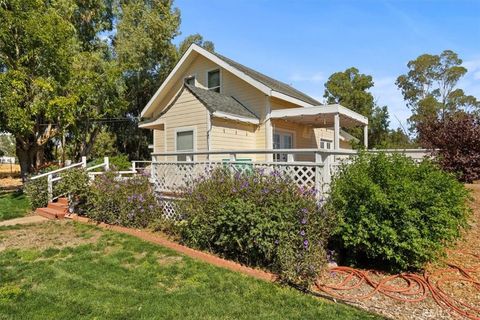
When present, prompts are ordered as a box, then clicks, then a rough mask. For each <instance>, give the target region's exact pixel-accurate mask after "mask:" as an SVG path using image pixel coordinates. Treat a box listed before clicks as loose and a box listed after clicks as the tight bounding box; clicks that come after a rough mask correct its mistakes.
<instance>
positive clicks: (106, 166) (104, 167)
mask: <svg viewBox="0 0 480 320" xmlns="http://www.w3.org/2000/svg"><path fill="white" fill-rule="evenodd" d="M150 163H151V161H132V167H131V169H130V170H126V171H115V174H117V175H118V177H119V178H122V177H123V176H125V175H127V176H128V175H134V174H137V173H138V170H139V169H144V165H145V164H148V165H149V164H150ZM75 168H84V169H85V170H86V171H87V172H88V175H89V177H90V179H91V180H94V179H95V177H96V176H97V175H101V174H104V173H105V172H106V171H109V170H110V161H109V158H108V157H105V158H103V162H102V163H100V164H97V165H94V166H90V167H87V158H86V157H82V161H80V162H78V163H74V164H71V165H68V166H65V167H63V168H60V169H57V170H53V171H49V172H46V173H42V174H39V175H36V176H33V177H31V178H30V180H37V179H41V178H45V177H46V178H47V183H46V187H47V194H48V201H49V202H50V201H52V200H54V199H56V198H59V197H61V196H63V194H54V190H55V189H54V184H55V183H56V182H58V181H60V180H61V179H62V175H61V174H62V173H64V172H66V171H68V170H71V169H75ZM98 169H101V171H97V170H98Z"/></svg>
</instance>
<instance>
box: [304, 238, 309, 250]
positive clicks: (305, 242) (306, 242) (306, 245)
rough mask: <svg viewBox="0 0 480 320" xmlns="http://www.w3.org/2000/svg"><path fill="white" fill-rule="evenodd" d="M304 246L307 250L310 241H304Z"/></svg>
mask: <svg viewBox="0 0 480 320" xmlns="http://www.w3.org/2000/svg"><path fill="white" fill-rule="evenodd" d="M303 246H304V247H305V249H307V248H308V240H305V241H303Z"/></svg>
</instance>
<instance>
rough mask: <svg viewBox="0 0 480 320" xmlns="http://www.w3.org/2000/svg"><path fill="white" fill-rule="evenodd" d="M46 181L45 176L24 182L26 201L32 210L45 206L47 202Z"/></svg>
mask: <svg viewBox="0 0 480 320" xmlns="http://www.w3.org/2000/svg"><path fill="white" fill-rule="evenodd" d="M47 186H48V182H47V177H44V178H39V179H36V180H27V182H25V184H24V188H23V191H24V192H25V195H26V196H27V199H28V202H29V203H30V207H31V208H32V210H35V209H37V208H42V207H46V206H47V204H48V187H47Z"/></svg>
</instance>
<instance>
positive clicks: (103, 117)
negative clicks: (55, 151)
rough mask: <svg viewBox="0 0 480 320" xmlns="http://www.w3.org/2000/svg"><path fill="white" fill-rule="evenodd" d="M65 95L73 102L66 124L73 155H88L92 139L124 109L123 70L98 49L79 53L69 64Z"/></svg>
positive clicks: (76, 157) (77, 156)
mask: <svg viewBox="0 0 480 320" xmlns="http://www.w3.org/2000/svg"><path fill="white" fill-rule="evenodd" d="M66 88H67V90H66V91H67V97H68V98H69V99H70V100H72V101H74V103H73V104H74V105H73V108H72V110H73V112H72V117H73V118H72V119H71V125H70V126H67V130H68V135H69V138H70V143H71V144H72V147H73V156H74V158H75V159H79V158H81V157H82V156H87V155H89V154H90V151H91V150H92V147H93V145H94V143H95V139H96V138H97V136H98V134H99V133H100V132H101V130H102V129H103V128H104V127H105V124H106V123H107V124H108V121H109V120H114V119H115V118H117V117H121V116H122V115H123V113H124V111H125V110H126V109H127V103H126V101H125V100H124V98H123V97H124V91H125V84H124V81H123V78H122V72H121V70H120V68H119V67H118V64H117V63H116V61H114V60H107V59H106V58H105V57H104V54H102V53H101V52H82V53H80V54H78V55H77V56H76V57H75V58H74V59H73V63H72V74H71V77H70V80H69V82H68V84H67V85H66Z"/></svg>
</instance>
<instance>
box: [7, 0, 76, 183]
mask: <svg viewBox="0 0 480 320" xmlns="http://www.w3.org/2000/svg"><path fill="white" fill-rule="evenodd" d="M62 4H63V2H62V3H54V4H53V3H52V2H43V1H37V0H8V1H2V2H1V3H0V21H2V22H1V23H0V130H3V131H7V132H10V133H12V134H13V135H14V137H15V140H16V154H17V157H18V159H19V162H20V166H21V173H22V176H23V177H24V178H25V176H26V174H27V173H28V172H31V171H32V170H33V169H34V167H35V166H36V165H40V164H41V163H42V162H43V150H44V147H45V145H46V143H47V142H48V141H49V140H50V139H51V138H52V137H55V136H56V135H57V134H58V132H59V127H60V126H59V124H60V123H61V122H62V121H64V120H63V119H64V118H66V117H67V118H68V116H69V113H70V109H69V108H67V106H68V103H66V102H67V101H65V100H63V101H60V100H61V99H59V98H60V97H61V96H62V92H61V88H62V86H63V85H65V83H66V82H67V81H68V75H69V67H70V64H71V59H72V57H73V56H74V55H75V52H76V51H77V47H78V42H77V40H76V37H75V29H74V28H73V27H72V24H71V23H70V21H69V20H68V19H67V18H66V17H65V16H64V13H65V11H66V10H65V7H62V6H61V5H62ZM60 102H62V103H60Z"/></svg>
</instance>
